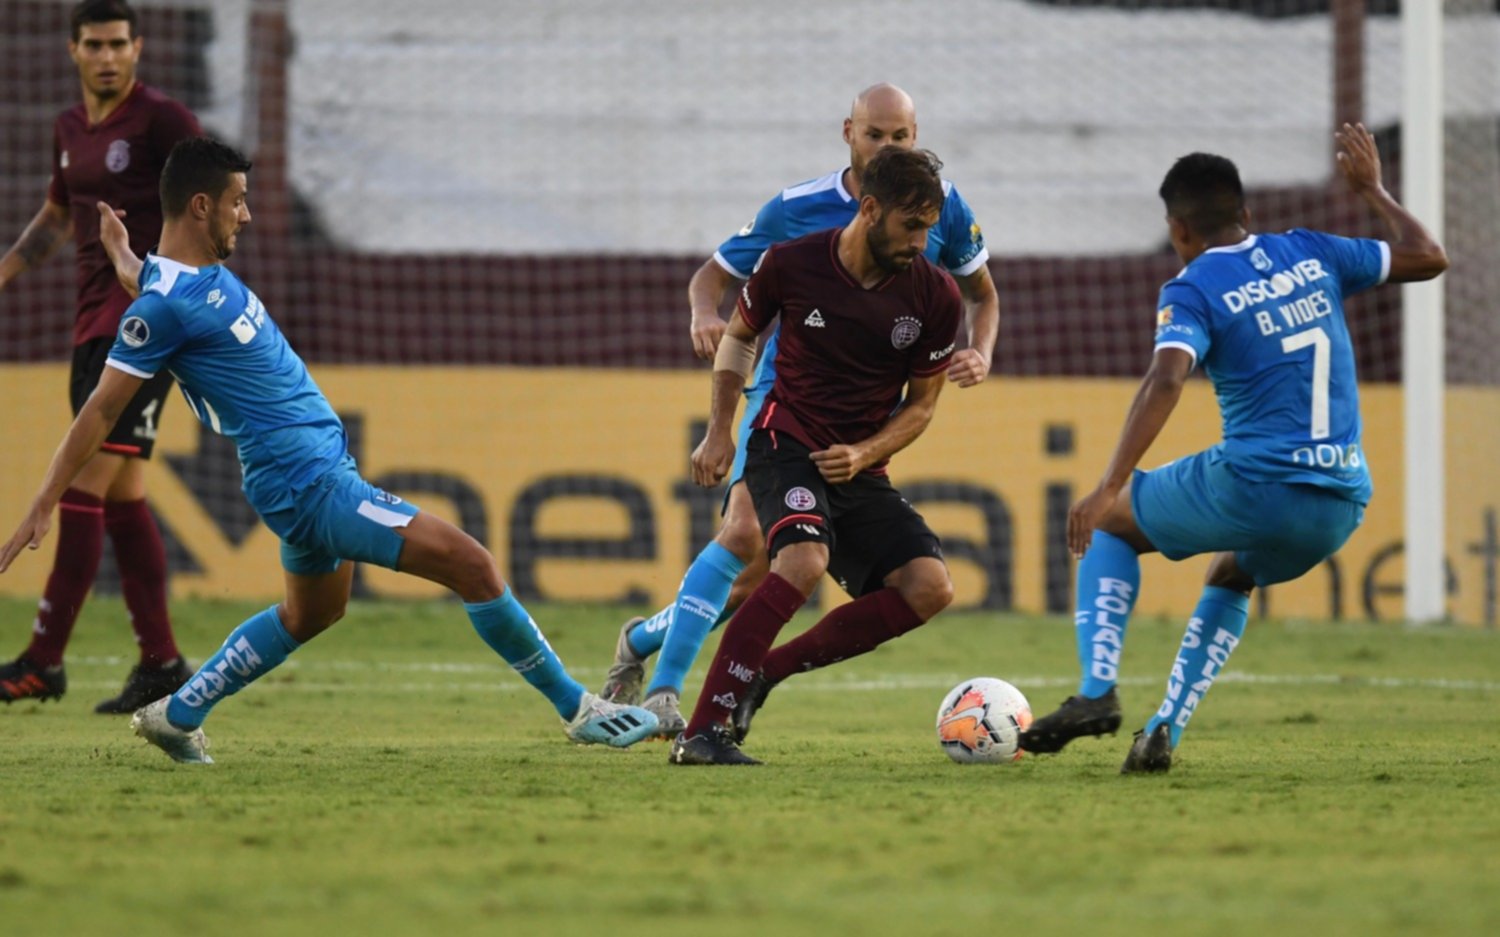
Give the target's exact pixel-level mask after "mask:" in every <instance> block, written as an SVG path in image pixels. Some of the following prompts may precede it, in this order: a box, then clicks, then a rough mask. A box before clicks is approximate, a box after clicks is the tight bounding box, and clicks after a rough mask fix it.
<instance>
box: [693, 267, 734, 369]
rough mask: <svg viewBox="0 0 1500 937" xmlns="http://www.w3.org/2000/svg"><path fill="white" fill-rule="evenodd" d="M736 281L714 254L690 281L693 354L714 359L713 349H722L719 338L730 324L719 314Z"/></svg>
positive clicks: (705, 358) (708, 359) (710, 359)
mask: <svg viewBox="0 0 1500 937" xmlns="http://www.w3.org/2000/svg"><path fill="white" fill-rule="evenodd" d="M736 282H737V278H736V277H735V276H734V275H733V274H732V273H730V272H729V271H728V270H725V269H724V268H723V267H721V266H719V262H718V261H716V260H714V259H713V258H712V257H710V258H708V260H705V261H704V262H703V266H701V267H699V268H698V270H697V272H696V273H694V274H693V278H692V279H691V280H689V281H688V303H689V305H690V306H691V307H692V310H693V322H692V325H691V326H690V331H691V334H692V337H693V354H695V355H697V356H698V357H699V358H702V359H703V360H704V361H712V360H713V358H714V352H716V351H718V350H719V340H720V339H721V338H723V337H724V329H725V328H726V327H727V325H726V323H725V322H724V320H723V319H721V318H719V305H720V304H721V303H722V302H724V294H725V293H727V292H729V289H730V287H731V286H733V285H734V284H735V283H736Z"/></svg>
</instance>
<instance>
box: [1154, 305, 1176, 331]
mask: <svg viewBox="0 0 1500 937" xmlns="http://www.w3.org/2000/svg"><path fill="white" fill-rule="evenodd" d="M1171 324H1172V307H1171V306H1163V307H1161V308H1160V309H1158V310H1156V327H1157V328H1159V329H1161V328H1166V327H1167V326H1169V325H1171Z"/></svg>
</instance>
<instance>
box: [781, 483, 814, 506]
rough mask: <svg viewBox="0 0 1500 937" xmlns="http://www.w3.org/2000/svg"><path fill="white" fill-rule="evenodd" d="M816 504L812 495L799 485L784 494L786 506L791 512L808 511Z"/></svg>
mask: <svg viewBox="0 0 1500 937" xmlns="http://www.w3.org/2000/svg"><path fill="white" fill-rule="evenodd" d="M817 503H818V499H817V498H815V497H813V493H812V492H811V491H808V490H807V489H806V488H803V487H802V486H800V485H799V486H797V487H796V488H793V489H792V490H791V491H788V492H787V493H786V506H787V507H789V508H791V509H792V510H793V511H810V510H812V509H813V508H814V507H815V506H816V505H817Z"/></svg>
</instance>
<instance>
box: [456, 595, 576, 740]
mask: <svg viewBox="0 0 1500 937" xmlns="http://www.w3.org/2000/svg"><path fill="white" fill-rule="evenodd" d="M464 611H466V612H468V613H469V621H471V622H473V623H474V630H475V631H477V632H479V637H481V638H483V639H484V643H485V644H488V645H489V646H490V647H491V648H493V649H494V651H495V653H496V654H499V655H500V656H501V657H503V658H505V662H506V663H508V664H510V665H511V667H513V668H515V671H516V673H518V674H520V675H521V676H522V677H523V678H524V679H525V680H526V682H527V683H529V684H531V685H532V686H534V687H536V688H537V689H538V690H540V691H541V693H542V695H543V696H545V697H547V699H549V700H551V702H552V705H553V706H555V707H556V708H557V714H558V715H559V716H562V717H563V719H565V720H568V719H572V718H573V717H574V716H575V715H576V714H577V713H578V704H579V703H580V702H581V701H582V700H583V693H584V690H583V684H581V683H579V682H578V681H577V680H574V679H573V678H572V677H570V676H569V675H568V671H567V670H565V669H564V668H563V663H562V660H561V659H559V658H558V656H557V653H556V652H555V651H553V650H552V646H551V645H550V644H548V643H547V639H546V638H544V637H542V631H541V629H540V628H538V627H537V626H536V622H535V621H532V619H531V616H530V615H529V614H527V612H526V609H524V608H522V607H521V603H520V602H518V601H516V597H515V595H514V594H513V593H512V592H511V591H510V587H509V586H506V587H505V592H504V593H503V594H502V595H501V596H500V598H498V599H491V600H489V601H488V602H465V603H464Z"/></svg>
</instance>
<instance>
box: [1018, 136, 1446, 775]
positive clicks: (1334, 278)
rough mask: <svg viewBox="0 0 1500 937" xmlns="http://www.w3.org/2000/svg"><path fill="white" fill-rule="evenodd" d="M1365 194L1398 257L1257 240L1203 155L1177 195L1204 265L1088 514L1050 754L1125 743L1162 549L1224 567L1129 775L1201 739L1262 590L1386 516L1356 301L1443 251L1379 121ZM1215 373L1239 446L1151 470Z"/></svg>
mask: <svg viewBox="0 0 1500 937" xmlns="http://www.w3.org/2000/svg"><path fill="white" fill-rule="evenodd" d="M1336 139H1337V141H1338V147H1339V152H1338V165H1339V169H1340V170H1341V171H1342V173H1343V175H1344V178H1345V180H1346V181H1347V182H1348V183H1349V186H1350V188H1351V189H1353V190H1354V192H1355V193H1356V194H1357V195H1359V196H1360V197H1361V198H1362V199H1363V200H1364V201H1365V203H1366V204H1367V205H1369V207H1370V208H1371V209H1372V210H1373V211H1374V212H1375V214H1376V215H1377V216H1378V217H1379V218H1380V220H1381V221H1382V222H1383V223H1384V224H1385V226H1386V228H1387V229H1389V231H1390V233H1391V239H1390V240H1389V241H1377V240H1367V239H1350V238H1342V237H1336V236H1334V235H1331V234H1324V233H1321V232H1318V231H1308V230H1302V229H1298V230H1294V231H1288V232H1287V233H1285V234H1269V235H1267V234H1260V235H1256V234H1251V233H1250V232H1249V225H1250V213H1249V211H1248V210H1246V208H1245V196H1244V189H1243V187H1242V186H1241V184H1240V177H1239V172H1238V170H1237V169H1236V168H1235V166H1234V164H1233V163H1231V162H1230V161H1229V160H1227V159H1225V158H1223V157H1222V156H1212V155H1209V154H1206V153H1194V154H1192V155H1190V156H1184V157H1183V158H1182V159H1180V160H1178V161H1177V163H1176V165H1174V166H1173V167H1172V169H1171V171H1170V172H1168V173H1167V176H1166V179H1165V180H1164V181H1163V182H1162V185H1161V197H1162V200H1163V201H1164V202H1165V203H1166V209H1167V226H1168V229H1169V231H1170V234H1171V240H1172V247H1173V248H1174V249H1175V250H1176V251H1177V255H1178V256H1179V257H1180V258H1182V262H1183V264H1184V265H1185V266H1184V267H1183V269H1182V271H1181V272H1180V273H1178V274H1177V276H1176V277H1175V278H1173V279H1172V280H1171V281H1170V282H1168V283H1167V284H1166V286H1164V287H1162V290H1161V299H1160V301H1159V302H1158V303H1157V314H1156V351H1155V354H1154V357H1153V358H1152V362H1151V367H1150V370H1149V371H1148V372H1147V374H1146V378H1145V380H1144V381H1143V382H1142V384H1141V388H1140V390H1139V391H1138V392H1137V394H1136V397H1135V402H1134V403H1133V404H1132V405H1131V407H1130V412H1129V414H1128V416H1127V417H1126V420H1125V428H1124V430H1123V432H1122V433H1121V436H1120V441H1119V444H1118V445H1117V446H1116V448H1115V452H1114V456H1113V458H1111V459H1110V462H1109V466H1108V468H1107V469H1106V470H1105V473H1104V477H1103V479H1102V480H1101V481H1100V482H1099V485H1098V487H1097V488H1095V489H1094V491H1092V492H1091V493H1090V494H1088V495H1087V496H1085V497H1084V498H1082V499H1080V500H1079V502H1078V503H1077V504H1075V505H1073V508H1072V510H1071V512H1070V513H1069V515H1068V546H1069V549H1070V550H1072V552H1073V555H1074V556H1079V557H1081V562H1080V563H1079V566H1078V604H1077V606H1076V609H1077V611H1076V616H1075V619H1074V622H1075V624H1074V627H1075V630H1076V637H1077V644H1078V659H1079V665H1080V668H1081V670H1082V672H1083V679H1082V682H1081V684H1080V686H1079V689H1078V693H1077V695H1075V696H1072V697H1070V698H1069V699H1068V700H1066V701H1065V702H1064V703H1063V704H1062V706H1061V708H1059V709H1058V710H1057V711H1056V712H1053V713H1050V714H1048V715H1047V716H1044V717H1043V718H1041V719H1038V720H1037V721H1036V722H1035V723H1034V724H1033V725H1032V726H1031V727H1030V728H1029V729H1028V730H1027V731H1026V732H1024V733H1022V736H1021V746H1022V747H1023V748H1025V749H1026V750H1027V751H1031V752H1055V751H1058V750H1060V749H1061V748H1062V747H1063V746H1064V745H1066V744H1067V743H1068V742H1069V741H1071V740H1072V739H1075V738H1078V737H1079V736H1082V735H1099V734H1102V733H1104V732H1114V731H1115V730H1117V729H1118V728H1119V727H1120V722H1121V714H1120V702H1119V698H1118V695H1117V694H1116V691H1115V684H1116V681H1117V679H1118V668H1119V662H1120V653H1121V650H1122V648H1123V646H1124V639H1125V628H1126V624H1127V622H1128V619H1129V616H1130V611H1131V608H1132V607H1133V606H1134V604H1135V598H1136V593H1137V591H1138V589H1139V587H1140V577H1141V571H1140V561H1139V559H1138V557H1139V555H1140V554H1142V553H1153V552H1157V551H1160V552H1161V553H1162V555H1164V556H1166V557H1167V558H1168V559H1172V560H1180V559H1184V558H1186V557H1189V556H1194V555H1197V554H1200V553H1213V554H1214V557H1213V561H1212V562H1211V563H1210V564H1209V569H1208V576H1207V580H1206V583H1205V585H1204V589H1203V594H1202V596H1201V597H1200V598H1199V600H1198V606H1197V608H1196V609H1195V610H1194V612H1193V616H1192V618H1191V619H1190V620H1189V621H1188V626H1187V631H1186V633H1185V634H1184V635H1183V639H1182V646H1181V648H1180V650H1179V651H1178V653H1177V659H1176V661H1175V662H1174V663H1173V665H1172V672H1171V676H1170V677H1169V678H1168V680H1167V692H1166V698H1165V699H1164V700H1163V701H1162V704H1161V706H1160V707H1159V708H1158V709H1157V711H1156V714H1155V715H1154V716H1152V717H1151V719H1150V721H1148V722H1147V723H1146V726H1145V728H1143V729H1142V730H1141V731H1139V732H1137V733H1136V734H1135V739H1134V741H1133V743H1132V745H1131V748H1130V752H1129V754H1128V755H1127V756H1126V758H1125V763H1124V764H1123V765H1122V766H1121V769H1120V770H1121V772H1122V773H1126V774H1130V773H1135V772H1164V771H1167V770H1169V769H1170V768H1171V766H1172V752H1173V750H1174V749H1175V748H1176V747H1177V745H1178V743H1179V742H1180V741H1181V738H1182V732H1183V729H1184V728H1185V727H1186V726H1187V723H1188V720H1189V719H1190V718H1191V717H1192V715H1193V712H1194V710H1195V709H1196V708H1197V706H1198V704H1199V703H1200V702H1201V701H1202V699H1203V697H1204V695H1205V694H1206V693H1207V692H1208V689H1209V687H1210V686H1211V685H1212V684H1213V682H1214V679H1215V678H1216V677H1217V676H1218V675H1219V673H1220V672H1221V671H1222V669H1223V667H1224V664H1225V662H1226V661H1227V660H1228V658H1229V655H1230V653H1231V652H1232V651H1233V650H1234V648H1235V646H1236V645H1237V644H1239V641H1240V638H1241V637H1242V636H1243V635H1244V632H1245V623H1246V620H1247V618H1248V616H1249V608H1250V593H1251V591H1252V590H1253V589H1254V588H1255V587H1256V586H1260V587H1265V586H1269V585H1273V584H1275V583H1278V582H1287V581H1289V580H1292V579H1296V578H1297V577H1298V576H1301V575H1302V574H1303V573H1305V572H1307V571H1308V570H1309V569H1312V568H1313V567H1314V566H1316V565H1317V564H1319V563H1321V562H1323V560H1325V559H1326V558H1328V557H1329V556H1331V555H1332V554H1333V553H1334V552H1335V551H1337V550H1338V549H1339V547H1341V546H1343V544H1344V542H1345V541H1346V540H1348V539H1349V536H1350V535H1351V534H1352V533H1353V532H1354V530H1355V528H1357V527H1358V526H1359V523H1360V521H1361V519H1363V517H1364V509H1365V505H1366V504H1367V503H1368V502H1369V500H1370V493H1371V486H1370V473H1369V469H1368V467H1367V466H1366V464H1365V456H1364V452H1363V450H1362V449H1361V445H1360V432H1361V428H1360V415H1359V388H1358V385H1357V383H1356V380H1355V373H1354V348H1353V345H1352V343H1351V342H1350V339H1349V330H1348V326H1347V325H1346V323H1345V321H1344V299H1345V297H1347V296H1350V295H1352V294H1354V293H1357V292H1359V291H1361V290H1365V289H1369V288H1370V287H1373V286H1378V285H1380V284H1381V283H1387V282H1391V283H1406V282H1411V281H1416V280H1430V279H1432V278H1434V277H1436V276H1438V275H1439V274H1441V273H1442V272H1443V271H1444V270H1446V269H1447V267H1448V258H1447V255H1446V254H1445V253H1444V252H1443V248H1442V247H1441V245H1439V244H1438V243H1437V241H1436V240H1434V239H1433V238H1432V236H1431V235H1430V234H1428V233H1427V231H1426V229H1424V228H1423V227H1422V225H1421V223H1420V222H1418V221H1417V220H1416V219H1415V218H1413V217H1412V216H1411V214H1410V213H1408V212H1407V211H1406V210H1405V209H1404V208H1402V207H1401V205H1400V204H1398V203H1397V202H1396V200H1395V199H1394V198H1392V197H1391V195H1390V194H1389V193H1388V192H1387V191H1386V190H1385V187H1384V185H1383V184H1382V182H1381V171H1380V154H1379V152H1378V151H1377V150H1376V147H1375V140H1374V137H1372V136H1371V135H1370V133H1369V131H1367V130H1365V128H1364V126H1363V125H1360V126H1350V125H1348V124H1345V125H1344V126H1343V128H1342V129H1340V130H1339V132H1338V133H1337V134H1336ZM1196 366H1202V367H1203V369H1204V371H1205V373H1206V374H1207V375H1208V378H1209V380H1211V381H1212V382H1213V385H1214V391H1215V393H1217V395H1218V398H1219V409H1220V412H1221V414H1222V417H1223V426H1224V441H1223V442H1221V443H1220V444H1219V445H1217V446H1214V447H1213V448H1211V449H1208V450H1206V451H1204V452H1200V453H1197V454H1196V455H1191V456H1188V457H1186V458H1182V459H1178V460H1177V461H1175V462H1171V463H1168V464H1167V465H1165V466H1162V467H1161V468H1159V469H1155V470H1154V471H1150V472H1142V471H1139V470H1137V469H1136V465H1137V464H1138V463H1139V462H1140V460H1141V457H1142V456H1144V455H1145V453H1146V450H1147V449H1148V448H1150V446H1151V443H1152V442H1153V441H1154V440H1155V439H1156V437H1157V434H1158V433H1160V432H1161V428H1162V427H1163V426H1164V425H1165V424H1166V422H1167V418H1168V416H1170V415H1171V413H1172V409H1173V408H1174V407H1175V406H1176V404H1177V400H1178V397H1179V396H1180V395H1181V393H1182V386H1183V382H1184V381H1186V380H1187V377H1188V374H1189V373H1190V372H1191V371H1192V370H1193V368H1194V367H1196Z"/></svg>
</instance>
